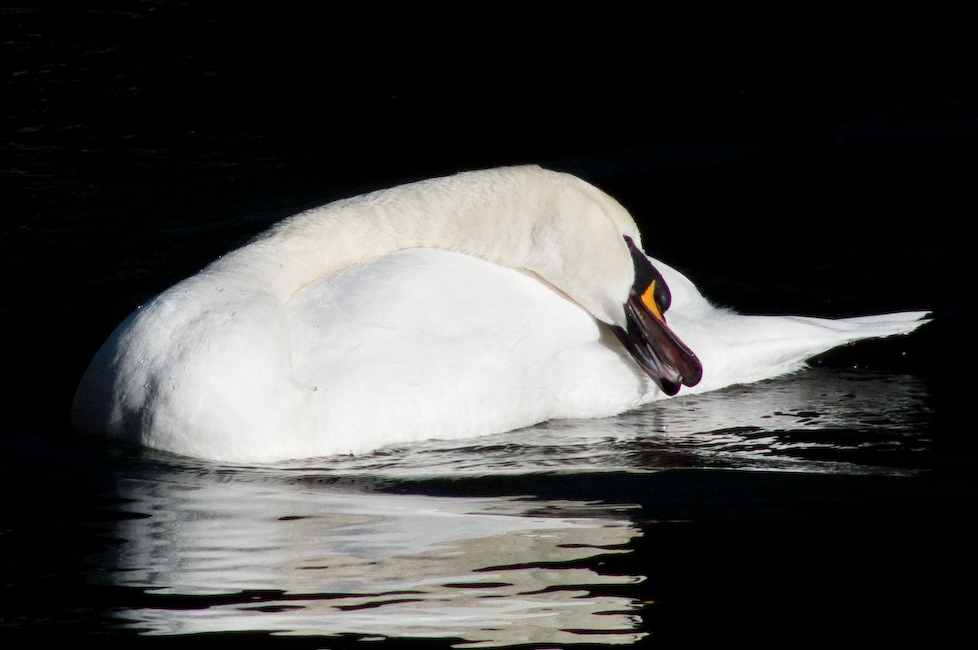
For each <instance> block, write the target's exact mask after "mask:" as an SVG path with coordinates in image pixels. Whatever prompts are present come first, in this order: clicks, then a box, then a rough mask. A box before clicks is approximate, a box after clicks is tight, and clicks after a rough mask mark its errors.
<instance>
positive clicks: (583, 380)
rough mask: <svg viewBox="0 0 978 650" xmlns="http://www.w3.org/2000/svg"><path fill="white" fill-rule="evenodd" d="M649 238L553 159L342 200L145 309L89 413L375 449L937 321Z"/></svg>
mask: <svg viewBox="0 0 978 650" xmlns="http://www.w3.org/2000/svg"><path fill="white" fill-rule="evenodd" d="M641 242H642V239H641V235H640V233H639V231H638V228H637V226H636V225H635V222H634V220H633V219H632V218H631V216H630V215H629V214H628V212H627V211H626V210H625V209H624V208H623V207H622V206H621V205H620V204H619V203H618V202H617V201H615V200H614V199H613V198H611V197H610V196H608V195H607V194H605V193H603V192H602V191H600V190H598V189H597V188H595V187H593V186H592V185H590V184H588V183H586V182H585V181H583V180H581V179H579V178H577V177H575V176H572V175H569V174H565V173H559V172H553V171H548V170H545V169H543V168H540V167H537V166H522V167H510V168H501V169H489V170H481V171H473V172H465V173H460V174H457V175H454V176H449V177H445V178H438V179H431V180H424V181H419V182H415V183H410V184H406V185H401V186H398V187H394V188H390V189H385V190H380V191H376V192H372V193H369V194H364V195H362V196H357V197H353V198H349V199H344V200H340V201H336V202H334V203H330V204H328V205H325V206H323V207H319V208H315V209H312V210H309V211H306V212H303V213H300V214H298V215H295V216H293V217H291V218H289V219H286V220H285V221H283V222H281V223H279V224H278V225H276V226H274V227H272V228H271V229H270V230H269V231H268V232H266V233H264V234H263V235H260V236H259V237H257V238H256V239H255V240H253V241H252V242H251V243H249V244H247V245H246V246H244V247H242V248H240V249H238V250H235V251H233V252H231V253H229V254H227V255H225V256H223V257H221V258H220V259H218V260H217V261H215V262H214V263H212V264H211V265H210V266H208V267H206V268H205V269H203V270H202V271H201V272H200V273H198V274H197V275H195V276H193V277H190V278H188V279H186V280H183V281H182V282H180V283H178V284H176V285H175V286H173V287H171V288H170V289H168V290H167V291H164V292H163V293H162V294H160V295H159V296H157V297H155V298H154V299H152V300H151V301H149V302H147V303H146V304H145V305H142V306H141V307H140V308H138V309H137V310H136V311H135V312H134V313H133V314H132V315H130V316H129V317H128V318H127V319H126V320H125V321H124V322H123V323H122V324H121V325H119V327H118V328H117V329H116V330H115V331H114V332H113V333H112V335H111V336H110V337H109V339H108V340H107V341H106V342H105V343H104V344H103V345H102V347H101V348H100V349H99V350H98V352H97V353H96V354H95V357H94V358H93V360H92V362H91V364H90V365H89V367H88V369H87V370H86V371H85V373H84V375H83V377H82V379H81V381H80V383H79V386H78V388H77V390H76V393H75V397H74V401H73V404H72V422H73V424H74V426H75V427H76V428H77V429H79V430H81V431H83V432H91V433H99V434H105V435H109V436H113V437H116V438H121V439H124V440H129V441H134V442H137V443H140V444H143V445H147V446H149V447H154V448H157V449H161V450H165V451H170V452H174V453H178V454H183V455H187V456H194V457H199V458H206V459H213V460H218V461H225V462H274V461H278V460H286V459H295V458H307V457H318V456H328V455H333V454H348V453H362V452H367V451H370V450H373V449H377V448H380V447H382V446H385V445H388V444H391V443H395V442H408V441H414V440H421V439H427V438H462V437H471V436H476V435H481V434H488V433H498V432H503V431H509V430H512V429H516V428H519V427H523V426H528V425H532V424H535V423H538V422H541V421H545V420H548V419H555V418H569V417H575V418H589V417H603V416H608V415H613V414H616V413H620V412H623V411H625V410H628V409H631V408H634V407H636V406H638V405H640V404H643V403H646V402H649V401H651V400H654V399H659V398H663V397H668V396H671V395H675V394H677V393H688V392H702V391H706V390H715V389H719V388H723V387H724V386H728V385H731V384H735V383H746V382H752V381H758V380H761V379H767V378H770V377H774V376H777V375H780V374H784V373H788V372H792V371H794V370H797V369H799V368H800V367H802V366H803V364H804V361H805V360H806V359H808V358H809V357H811V356H814V355H815V354H818V353H820V352H823V351H825V350H828V349H830V348H832V347H835V346H837V345H840V344H844V343H848V342H852V341H856V340H859V339H864V338H870V337H883V336H890V335H894V334H906V333H909V332H911V331H912V330H914V329H915V328H916V327H918V326H919V325H921V324H922V323H924V322H926V320H927V318H926V317H927V312H906V313H898V314H887V315H882V316H870V317H860V318H849V319H842V320H824V319H817V318H805V317H779V316H744V315H739V314H736V313H734V312H732V311H728V310H723V309H718V308H716V307H714V306H713V305H712V304H710V303H709V302H708V301H707V300H706V299H705V298H704V297H703V296H702V295H701V294H700V292H699V291H698V290H697V289H696V287H695V286H693V284H692V283H691V282H690V281H689V280H688V279H686V278H685V277H684V276H683V275H682V274H680V273H679V272H678V271H676V270H675V269H673V268H671V267H669V266H668V265H666V264H664V263H662V262H659V261H657V260H654V259H652V258H649V257H647V256H646V255H645V254H644V253H643V252H642V243H641ZM667 311H668V324H667V321H666V316H665V315H666V312H667Z"/></svg>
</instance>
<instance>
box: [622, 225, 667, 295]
mask: <svg viewBox="0 0 978 650" xmlns="http://www.w3.org/2000/svg"><path fill="white" fill-rule="evenodd" d="M625 243H626V244H628V250H629V252H631V254H632V265H633V266H634V267H635V284H634V285H632V288H633V289H634V291H635V293H637V294H638V295H640V296H644V295H645V294H646V293H647V292H648V291H650V290H651V291H652V296H651V297H652V298H653V299H654V300H655V305H656V307H658V309H659V312H660V313H663V312H665V311H666V310H667V309H669V305H670V304H671V303H672V294H671V293H670V292H669V286H668V285H667V284H666V281H665V280H664V279H663V278H662V275H661V274H660V273H659V271H658V269H656V268H655V267H654V266H652V262H650V261H649V258H648V256H647V255H646V254H645V253H643V252H642V251H640V250H639V249H638V246H636V245H635V242H634V241H632V238H631V237H627V236H626V237H625Z"/></svg>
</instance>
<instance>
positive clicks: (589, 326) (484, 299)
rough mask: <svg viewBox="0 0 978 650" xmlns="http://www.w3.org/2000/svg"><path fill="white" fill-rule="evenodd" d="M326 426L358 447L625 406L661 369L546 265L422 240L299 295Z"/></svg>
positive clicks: (300, 340) (313, 390) (297, 337)
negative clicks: (650, 366) (534, 270)
mask: <svg viewBox="0 0 978 650" xmlns="http://www.w3.org/2000/svg"><path fill="white" fill-rule="evenodd" d="M286 309H287V316H288V319H289V323H290V331H291V333H292V348H293V353H292V363H293V369H294V372H295V376H296V378H297V379H298V380H299V382H300V384H303V385H306V386H307V387H308V390H309V395H310V403H311V409H312V411H313V413H314V417H315V418H316V421H317V425H316V427H315V428H316V429H318V430H322V431H323V432H324V435H329V432H331V431H353V432H355V435H354V437H352V438H351V439H350V442H349V443H348V444H349V446H350V447H351V448H356V447H358V446H359V445H358V444H354V443H357V442H358V441H359V440H362V439H366V438H370V439H372V442H371V443H370V444H367V445H365V446H364V448H367V447H370V448H374V447H378V446H381V445H383V444H386V443H387V442H388V441H387V440H385V439H384V438H385V437H386V436H389V437H390V440H389V441H393V440H395V439H396V440H402V441H404V440H410V439H418V438H433V437H442V438H446V437H464V436H471V435H476V434H481V433H491V432H501V431H507V430H510V429H513V428H517V427H521V426H527V425H530V424H533V423H535V422H540V421H542V420H546V419H550V418H556V417H588V416H596V415H608V414H611V413H616V412H620V411H622V410H625V409H627V408H629V407H630V406H633V405H635V404H638V403H639V402H640V401H641V399H642V397H643V396H644V395H645V393H646V392H648V390H649V386H650V382H649V381H648V380H647V379H646V378H645V377H644V375H643V374H642V373H641V371H639V370H638V369H637V366H634V364H632V363H631V362H630V361H629V360H628V359H627V358H624V357H623V354H624V352H623V350H622V349H621V347H620V345H619V344H618V342H617V341H616V340H615V339H614V337H613V336H612V335H610V333H609V332H608V331H607V329H606V328H604V327H600V326H599V325H598V324H597V323H596V322H595V320H594V319H593V318H592V317H591V316H590V315H589V314H588V313H587V312H585V311H584V310H583V309H582V308H581V307H580V306H578V305H577V304H575V303H574V302H572V301H570V300H568V299H567V298H566V297H564V296H563V295H561V294H560V293H559V292H556V291H555V290H554V289H553V288H552V287H550V286H549V285H547V284H546V283H544V282H542V281H541V280H540V279H539V278H537V277H536V276H533V275H530V274H527V273H523V272H520V271H516V270H513V269H507V268H502V267H498V266H495V265H493V264H489V263H487V262H484V261H481V260H478V259H475V258H472V257H468V256H464V255H459V254H456V253H448V252H443V251H436V250H427V249H410V250H405V251H401V252H399V253H395V254H393V255H390V256H386V257H383V258H379V259H375V260H372V261H369V262H365V263H363V264H360V265H357V266H355V267H352V268H350V269H347V270H345V271H343V272H341V273H338V274H334V275H332V276H329V277H327V278H323V279H322V280H319V281H317V282H315V283H312V284H310V285H308V286H307V287H305V288H304V289H303V290H301V291H300V292H298V293H297V294H296V295H295V296H294V297H293V298H292V300H290V301H289V303H288V305H287V308H286Z"/></svg>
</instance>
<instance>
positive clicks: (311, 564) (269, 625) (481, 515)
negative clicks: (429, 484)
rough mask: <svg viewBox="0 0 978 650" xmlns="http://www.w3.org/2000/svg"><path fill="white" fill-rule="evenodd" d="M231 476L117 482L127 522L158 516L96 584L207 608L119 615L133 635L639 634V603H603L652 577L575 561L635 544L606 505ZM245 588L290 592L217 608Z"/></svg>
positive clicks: (119, 550) (611, 637)
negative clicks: (563, 512)
mask: <svg viewBox="0 0 978 650" xmlns="http://www.w3.org/2000/svg"><path fill="white" fill-rule="evenodd" d="M245 474H247V472H245ZM183 476H185V477H186V476H187V474H186V473H184V474H183ZM223 477H224V480H221V479H219V478H218V477H207V478H205V477H201V476H197V477H192V480H188V479H187V478H185V479H182V480H177V481H174V480H173V475H172V474H171V475H170V476H166V475H164V476H162V477H161V478H160V479H159V480H147V479H142V480H133V479H130V480H123V481H122V482H121V483H120V485H119V491H120V496H121V497H122V498H124V499H126V500H128V501H129V503H128V505H127V506H126V507H125V510H128V511H131V512H135V513H142V514H144V515H149V517H145V518H138V519H129V520H125V521H122V522H119V523H118V525H117V526H116V527H115V528H114V529H113V531H112V534H113V536H115V537H117V538H119V539H121V540H123V542H122V543H121V544H120V545H117V546H115V547H113V550H112V553H111V554H110V555H108V554H107V555H105V556H103V557H101V558H99V560H98V563H99V565H100V569H99V571H98V575H97V576H96V577H95V579H96V580H97V581H98V582H102V583H109V584H114V585H117V586H131V587H138V588H143V589H148V590H150V591H151V593H153V594H156V595H163V594H169V595H176V594H179V595H188V596H197V597H199V598H196V599H191V602H190V603H188V602H185V601H179V602H180V603H181V604H180V605H178V606H162V605H161V606H160V607H156V608H141V609H134V610H129V611H124V612H116V613H115V614H116V615H118V616H120V617H122V618H125V619H128V620H130V621H132V623H131V625H132V626H133V627H136V628H139V629H142V630H144V631H145V632H147V633H149V634H188V633H199V632H227V631H242V630H276V631H281V632H284V633H292V634H311V635H330V634H341V633H356V634H368V635H384V636H421V637H459V638H462V639H465V640H467V641H468V642H472V643H478V644H481V645H499V644H512V643H527V642H549V643H573V642H578V643H580V642H582V641H586V642H600V643H630V642H633V641H635V640H637V639H639V638H641V637H642V636H643V633H642V632H641V631H640V629H639V624H640V619H639V617H638V616H637V613H636V610H637V607H638V604H637V603H636V602H634V601H633V600H632V599H630V598H624V597H619V596H614V595H600V594H596V593H594V591H595V588H596V587H598V588H600V586H601V585H627V584H634V583H636V582H639V581H641V580H642V579H643V578H642V577H641V576H634V575H625V576H616V575H601V574H600V573H598V572H596V571H595V570H594V569H592V568H588V567H589V566H594V561H593V560H592V561H590V562H587V563H581V562H580V561H581V560H583V559H585V558H594V557H595V556H601V555H609V554H617V553H622V552H624V550H623V549H622V545H624V544H626V543H627V542H628V541H629V540H630V539H632V538H633V537H634V536H636V535H637V534H639V533H638V531H637V529H636V528H635V527H633V525H632V524H630V523H629V522H628V521H627V520H625V519H623V518H621V517H620V516H618V517H615V516H612V517H610V518H609V516H608V509H607V508H605V509H603V510H602V515H603V516H602V517H600V518H588V517H559V516H558V517H538V516H527V513H528V512H529V511H530V509H531V508H532V509H534V510H536V509H539V508H540V507H545V508H546V507H549V508H551V509H553V508H559V507H560V505H561V504H560V503H549V504H548V503H542V502H540V501H526V502H524V501H520V500H517V499H512V498H447V497H426V496H408V495H390V494H370V493H362V492H361V493H355V492H348V493H343V492H338V491H337V490H336V489H334V488H323V489H319V490H317V489H310V488H305V489H303V488H300V487H298V486H297V485H296V484H295V483H291V484H289V483H288V482H285V481H269V480H259V481H250V480H236V479H235V478H234V477H233V475H232V474H228V473H225V474H224V476H223ZM576 508H577V510H578V511H579V512H582V511H584V510H586V505H584V504H578V505H577V506H576ZM245 590H275V591H280V592H281V594H280V595H278V594H271V595H269V594H265V595H262V596H261V597H260V602H251V601H250V600H248V598H247V597H244V598H238V599H237V600H234V601H233V602H228V599H227V598H224V599H223V600H222V599H221V598H215V596H218V595H220V594H240V592H242V591H245ZM161 600H162V599H161ZM242 601H243V602H242ZM181 607H184V608H181ZM187 607H193V609H190V608H187Z"/></svg>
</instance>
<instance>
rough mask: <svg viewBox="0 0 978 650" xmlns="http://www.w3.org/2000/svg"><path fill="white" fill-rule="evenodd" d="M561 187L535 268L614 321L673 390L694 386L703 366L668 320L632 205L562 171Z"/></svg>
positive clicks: (539, 241) (665, 297)
mask: <svg viewBox="0 0 978 650" xmlns="http://www.w3.org/2000/svg"><path fill="white" fill-rule="evenodd" d="M560 176H561V177H563V178H562V180H563V187H562V191H560V192H557V193H556V200H555V201H554V204H553V206H552V208H551V210H550V211H549V212H550V214H549V215H546V216H545V218H544V219H543V220H542V222H539V223H538V227H541V226H542V228H543V229H545V230H546V231H548V232H546V233H545V234H544V233H535V234H534V237H533V239H534V240H535V242H534V243H535V246H534V247H535V249H536V254H535V256H536V257H537V259H538V262H537V264H538V268H533V269H532V270H534V271H535V272H537V273H538V274H539V275H541V276H542V277H544V278H545V279H546V280H548V281H549V282H551V284H554V285H555V286H557V287H558V288H560V289H561V290H563V291H564V292H565V293H567V294H568V295H569V296H570V297H571V298H573V299H574V300H576V301H577V302H578V303H579V304H580V305H581V306H583V307H584V308H585V309H587V310H588V311H589V312H591V314H592V315H593V316H594V317H595V318H597V319H598V320H600V321H603V322H604V323H606V324H607V325H609V326H610V327H611V329H612V330H613V331H614V332H615V334H616V335H617V336H618V338H619V340H620V341H621V342H622V343H623V344H624V346H625V348H626V349H627V350H628V352H629V353H630V354H631V355H632V357H633V358H634V359H635V361H636V362H637V363H638V365H639V366H641V368H642V369H643V370H644V371H645V372H646V373H647V374H648V375H649V377H651V378H652V380H653V381H654V382H655V383H656V384H657V385H658V386H659V388H661V389H662V391H663V392H664V393H666V394H667V395H675V394H676V393H677V392H679V387H680V385H686V386H694V385H696V384H697V383H698V382H699V381H700V379H701V377H702V375H703V369H702V366H701V364H700V362H699V360H698V359H697V358H696V355H695V354H693V352H692V351H691V350H690V349H689V348H688V347H686V345H685V344H683V342H682V341H680V340H679V338H678V337H677V336H676V335H675V334H674V333H673V332H672V330H671V329H670V328H669V326H668V325H667V324H666V318H665V312H666V310H668V309H669V304H670V302H671V300H672V297H671V294H670V292H669V287H668V286H667V285H666V282H665V280H664V279H663V278H662V275H661V274H660V273H659V272H658V270H656V268H655V266H654V265H653V263H652V261H651V260H650V259H649V258H648V257H647V256H646V255H645V254H644V253H643V252H642V250H641V248H640V245H641V235H640V234H639V231H638V226H636V225H635V221H634V220H633V219H632V217H631V215H630V214H628V211H627V210H625V208H624V207H622V206H621V204H619V203H618V202H617V201H615V200H614V199H613V198H611V197H610V196H608V195H607V194H605V193H604V192H602V191H600V190H598V189H597V188H595V187H594V186H592V185H589V184H588V183H586V182H584V181H582V180H580V179H578V178H576V177H573V176H569V175H564V174H561V175H560Z"/></svg>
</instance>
